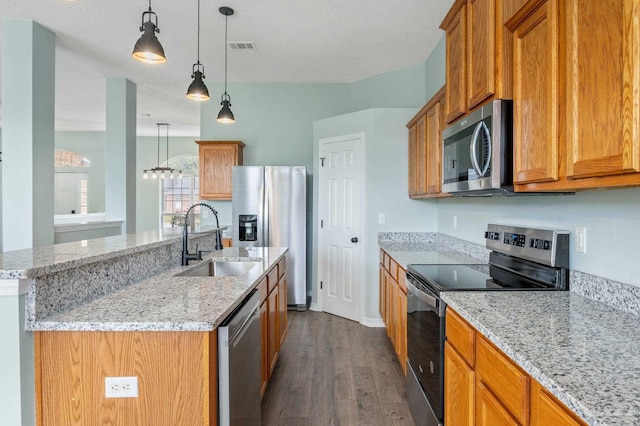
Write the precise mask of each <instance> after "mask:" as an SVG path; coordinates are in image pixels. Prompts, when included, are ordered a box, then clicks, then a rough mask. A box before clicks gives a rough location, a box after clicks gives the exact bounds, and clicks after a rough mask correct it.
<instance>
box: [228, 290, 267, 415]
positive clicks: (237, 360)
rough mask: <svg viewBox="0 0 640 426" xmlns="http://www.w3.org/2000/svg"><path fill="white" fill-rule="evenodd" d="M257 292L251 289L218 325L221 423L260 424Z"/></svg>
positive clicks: (258, 297)
mask: <svg viewBox="0 0 640 426" xmlns="http://www.w3.org/2000/svg"><path fill="white" fill-rule="evenodd" d="M259 306H260V294H259V293H258V292H257V291H256V290H253V292H252V293H250V294H249V296H247V297H246V299H245V300H244V301H243V302H242V303H241V304H240V306H238V307H237V308H236V309H235V310H234V311H233V312H232V313H231V314H230V315H229V316H228V317H227V319H225V320H224V321H223V322H222V324H221V325H220V326H219V327H218V383H219V389H218V401H219V417H220V425H222V426H228V425H260V422H261V414H260V385H261V373H260V312H259V309H258V307H259Z"/></svg>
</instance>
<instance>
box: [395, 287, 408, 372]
mask: <svg viewBox="0 0 640 426" xmlns="http://www.w3.org/2000/svg"><path fill="white" fill-rule="evenodd" d="M397 294H398V302H397V307H398V310H397V312H396V325H397V327H396V328H397V330H396V336H397V337H396V352H397V354H398V362H400V367H401V368H402V372H403V373H404V375H405V376H406V375H407V295H406V294H405V292H404V291H402V289H401V288H400V287H398V293H397Z"/></svg>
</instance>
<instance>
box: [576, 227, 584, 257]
mask: <svg viewBox="0 0 640 426" xmlns="http://www.w3.org/2000/svg"><path fill="white" fill-rule="evenodd" d="M573 243H574V246H575V248H576V251H577V252H578V253H587V228H586V227H584V226H577V227H576V230H575V234H574V240H573Z"/></svg>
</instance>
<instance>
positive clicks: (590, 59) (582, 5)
mask: <svg viewBox="0 0 640 426" xmlns="http://www.w3.org/2000/svg"><path fill="white" fill-rule="evenodd" d="M564 6H565V7H566V18H565V19H566V29H567V30H566V43H564V44H566V64H567V66H566V79H567V83H566V87H567V91H566V100H567V107H566V121H567V126H566V132H567V166H566V167H567V177H569V178H582V177H590V176H609V175H616V174H622V173H637V172H640V137H639V136H640V135H639V130H640V105H639V103H638V101H637V97H638V90H639V89H640V88H639V87H638V86H639V80H640V69H639V68H638V65H637V64H638V61H639V60H640V58H639V57H638V53H639V52H640V50H639V49H640V40H639V39H640V22H639V20H638V15H639V14H640V11H638V6H637V2H632V1H627V0H608V1H578V0H566V1H565V2H564ZM634 9H636V10H635V11H634ZM595 23H597V24H595Z"/></svg>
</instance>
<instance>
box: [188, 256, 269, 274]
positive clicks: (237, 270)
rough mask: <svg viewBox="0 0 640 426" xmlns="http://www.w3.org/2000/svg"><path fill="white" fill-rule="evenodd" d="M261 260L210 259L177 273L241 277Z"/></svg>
mask: <svg viewBox="0 0 640 426" xmlns="http://www.w3.org/2000/svg"><path fill="white" fill-rule="evenodd" d="M260 263H261V262H255V261H238V260H233V261H218V262H214V261H211V260H210V261H208V262H205V263H203V264H201V265H198V266H196V267H195V268H193V269H189V270H187V271H184V272H181V273H179V274H177V275H176V276H178V277H239V276H242V275H247V274H248V273H249V271H251V270H252V269H253V268H255V267H256V266H258V265H259V264H260Z"/></svg>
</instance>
